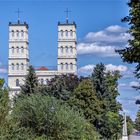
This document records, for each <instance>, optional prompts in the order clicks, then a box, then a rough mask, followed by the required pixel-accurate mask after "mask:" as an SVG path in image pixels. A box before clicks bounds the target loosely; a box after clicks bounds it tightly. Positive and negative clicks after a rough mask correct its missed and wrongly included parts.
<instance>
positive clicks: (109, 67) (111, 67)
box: [106, 64, 128, 72]
mask: <svg viewBox="0 0 140 140" xmlns="http://www.w3.org/2000/svg"><path fill="white" fill-rule="evenodd" d="M127 69H128V68H127V67H126V66H124V65H118V66H116V65H112V64H108V65H106V70H107V71H115V70H117V71H120V72H125V71H127Z"/></svg>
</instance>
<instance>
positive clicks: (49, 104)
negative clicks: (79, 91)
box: [12, 94, 97, 140]
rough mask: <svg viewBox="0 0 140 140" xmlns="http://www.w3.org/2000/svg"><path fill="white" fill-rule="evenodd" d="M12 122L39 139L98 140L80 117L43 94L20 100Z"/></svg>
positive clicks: (95, 134) (88, 125) (80, 115)
mask: <svg viewBox="0 0 140 140" xmlns="http://www.w3.org/2000/svg"><path fill="white" fill-rule="evenodd" d="M12 121H13V122H17V123H18V126H19V127H21V128H25V129H28V130H29V131H30V132H31V133H32V135H33V136H34V137H35V138H38V139H41V140H42V139H44V140H45V139H47V138H49V139H50V140H71V139H78V140H80V139H81V140H96V137H97V133H96V132H95V130H94V129H93V127H92V126H91V125H90V124H89V123H88V122H87V121H86V120H85V119H84V117H83V116H82V114H80V113H79V112H76V111H74V110H73V109H72V108H70V107H68V106H66V104H61V102H60V101H58V100H56V99H55V98H52V97H49V96H45V95H39V94H36V95H35V94H34V95H33V94H32V95H31V96H26V98H19V99H18V101H17V102H16V103H15V106H14V108H13V111H12Z"/></svg>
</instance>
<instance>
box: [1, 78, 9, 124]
mask: <svg viewBox="0 0 140 140" xmlns="http://www.w3.org/2000/svg"><path fill="white" fill-rule="evenodd" d="M4 83H5V82H4V79H0V126H2V125H3V124H4V122H5V119H6V116H7V115H8V112H9V111H10V106H9V97H8V90H7V89H6V88H5V87H4Z"/></svg>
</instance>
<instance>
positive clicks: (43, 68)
mask: <svg viewBox="0 0 140 140" xmlns="http://www.w3.org/2000/svg"><path fill="white" fill-rule="evenodd" d="M37 70H42V71H43V70H44V71H45V70H49V69H48V68H46V67H44V66H42V67H40V68H38V69H37Z"/></svg>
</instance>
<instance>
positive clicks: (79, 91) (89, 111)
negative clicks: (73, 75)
mask: <svg viewBox="0 0 140 140" xmlns="http://www.w3.org/2000/svg"><path fill="white" fill-rule="evenodd" d="M68 103H69V104H70V105H71V106H73V108H75V109H76V110H81V111H82V112H83V113H84V116H85V118H86V119H87V120H88V121H90V122H91V123H92V124H94V125H95V124H96V121H97V119H98V118H99V113H100V111H101V108H100V106H101V103H100V101H99V100H98V98H97V96H96V91H95V89H94V87H93V85H92V82H91V80H90V79H84V80H82V81H81V83H80V84H79V86H78V87H77V88H76V89H75V90H74V92H73V93H72V96H71V98H70V100H69V101H68Z"/></svg>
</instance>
